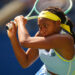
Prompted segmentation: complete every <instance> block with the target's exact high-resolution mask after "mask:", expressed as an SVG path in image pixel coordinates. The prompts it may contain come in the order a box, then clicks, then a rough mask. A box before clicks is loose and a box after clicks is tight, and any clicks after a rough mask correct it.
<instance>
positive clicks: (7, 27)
mask: <svg viewBox="0 0 75 75" xmlns="http://www.w3.org/2000/svg"><path fill="white" fill-rule="evenodd" d="M13 22H14V23H15V25H16V26H17V24H16V22H15V21H13ZM9 29H12V24H8V25H7V26H6V30H9Z"/></svg>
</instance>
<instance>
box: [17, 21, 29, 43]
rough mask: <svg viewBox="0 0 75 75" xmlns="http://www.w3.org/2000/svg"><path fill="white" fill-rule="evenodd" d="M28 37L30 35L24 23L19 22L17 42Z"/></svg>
mask: <svg viewBox="0 0 75 75" xmlns="http://www.w3.org/2000/svg"><path fill="white" fill-rule="evenodd" d="M28 37H30V35H29V33H28V31H27V29H26V27H25V25H24V23H23V22H20V23H19V25H18V38H19V42H20V43H21V42H23V41H25V40H27V39H28Z"/></svg>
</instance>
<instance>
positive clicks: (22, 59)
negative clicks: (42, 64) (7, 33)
mask: <svg viewBox="0 0 75 75" xmlns="http://www.w3.org/2000/svg"><path fill="white" fill-rule="evenodd" d="M10 40H11V44H12V47H13V50H14V53H15V56H16V58H17V60H18V61H19V63H20V64H21V66H22V67H23V68H26V67H28V62H27V60H28V59H27V55H26V53H25V51H24V50H23V49H22V48H21V46H20V44H19V42H18V40H17V37H13V39H10Z"/></svg>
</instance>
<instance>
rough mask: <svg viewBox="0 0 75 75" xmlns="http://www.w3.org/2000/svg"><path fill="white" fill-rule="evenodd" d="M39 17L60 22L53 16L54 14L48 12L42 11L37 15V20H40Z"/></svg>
mask: <svg viewBox="0 0 75 75" xmlns="http://www.w3.org/2000/svg"><path fill="white" fill-rule="evenodd" d="M41 17H43V18H48V19H51V20H53V21H61V19H60V18H59V17H58V16H57V15H55V14H53V13H51V12H49V11H42V12H41V13H40V14H39V16H38V18H41Z"/></svg>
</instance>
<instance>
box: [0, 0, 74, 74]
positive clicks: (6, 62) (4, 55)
mask: <svg viewBox="0 0 75 75" xmlns="http://www.w3.org/2000/svg"><path fill="white" fill-rule="evenodd" d="M2 2H3V0H2V1H1V0H0V7H2ZM4 3H6V2H4ZM74 10H75V6H73V9H72V11H71V12H70V13H69V14H68V16H69V17H70V18H71V20H72V21H73V22H74V21H75V11H74ZM27 13H28V12H27ZM34 14H35V13H34ZM74 23H75V22H74ZM27 29H28V31H29V33H30V35H31V36H34V34H35V33H36V32H37V30H38V26H37V21H36V20H33V21H32V20H31V21H30V22H28V24H27ZM25 51H26V49H25ZM42 64H43V63H42V62H41V61H40V59H39V58H38V60H36V61H35V62H34V63H33V64H32V66H30V67H29V68H27V69H23V68H22V67H21V66H20V64H19V63H18V61H17V59H16V57H15V55H14V52H13V49H12V46H11V43H10V40H9V38H8V36H7V34H6V31H5V27H4V28H3V29H2V30H1V31H0V75H35V73H36V72H37V71H38V70H39V68H40V67H41V66H42Z"/></svg>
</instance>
